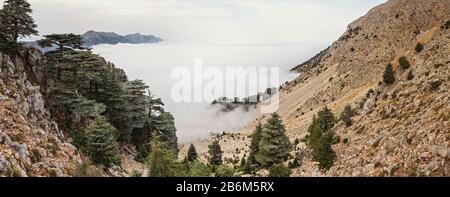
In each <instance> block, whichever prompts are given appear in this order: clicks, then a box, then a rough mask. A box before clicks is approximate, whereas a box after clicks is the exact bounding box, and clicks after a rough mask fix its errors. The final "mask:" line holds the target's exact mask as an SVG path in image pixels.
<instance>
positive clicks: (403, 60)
mask: <svg viewBox="0 0 450 197" xmlns="http://www.w3.org/2000/svg"><path fill="white" fill-rule="evenodd" d="M399 62H400V66H402V68H403V69H409V68H411V65H410V64H409V62H408V59H406V57H405V56H403V57H401V58H400V60H399Z"/></svg>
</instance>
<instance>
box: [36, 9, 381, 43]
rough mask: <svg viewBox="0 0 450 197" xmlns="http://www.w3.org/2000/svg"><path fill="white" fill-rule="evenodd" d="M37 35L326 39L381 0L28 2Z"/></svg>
mask: <svg viewBox="0 0 450 197" xmlns="http://www.w3.org/2000/svg"><path fill="white" fill-rule="evenodd" d="M30 2H31V3H32V6H33V8H34V10H35V13H34V14H33V15H34V17H35V18H36V21H37V23H38V25H39V30H40V32H42V33H43V34H47V33H53V32H74V33H83V32H84V31H86V30H89V29H96V30H104V31H115V32H118V33H134V32H142V33H149V34H156V35H158V36H160V37H163V38H165V39H168V40H177V41H208V42H240V43H242V42H247V43H318V42H319V43H320V44H323V43H329V42H331V41H333V40H334V39H336V38H337V37H338V36H339V35H340V34H341V33H342V32H343V31H344V30H345V27H346V25H347V24H348V23H350V22H351V21H352V20H354V19H356V18H357V17H359V16H361V15H363V14H364V13H365V12H367V11H368V10H369V9H370V8H371V7H373V6H374V5H377V4H379V3H382V2H384V0H367V1H360V0H328V1H325V0H318V1H317V0H283V1H275V0H127V1H123V0H95V1H93V0H76V1H67V0H30Z"/></svg>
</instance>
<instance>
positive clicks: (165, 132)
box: [156, 112, 178, 154]
mask: <svg viewBox="0 0 450 197" xmlns="http://www.w3.org/2000/svg"><path fill="white" fill-rule="evenodd" d="M157 119H158V121H157V124H156V129H157V131H158V134H159V138H160V140H161V142H163V143H164V145H165V148H167V149H169V150H172V151H173V152H174V153H176V154H178V139H177V134H176V132H177V129H176V128H175V121H174V118H173V116H172V114H170V113H169V112H163V113H161V115H159V116H158V118H157Z"/></svg>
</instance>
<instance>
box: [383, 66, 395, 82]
mask: <svg viewBox="0 0 450 197" xmlns="http://www.w3.org/2000/svg"><path fill="white" fill-rule="evenodd" d="M383 81H384V82H385V83H387V84H393V83H394V82H395V75H394V68H393V67H392V64H388V65H387V66H386V70H385V71H384V74H383Z"/></svg>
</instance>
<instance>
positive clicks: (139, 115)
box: [124, 80, 148, 128]
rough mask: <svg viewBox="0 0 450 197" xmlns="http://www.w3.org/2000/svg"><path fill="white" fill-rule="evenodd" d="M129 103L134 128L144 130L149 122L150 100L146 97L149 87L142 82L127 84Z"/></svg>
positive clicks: (136, 81) (135, 81)
mask: <svg viewBox="0 0 450 197" xmlns="http://www.w3.org/2000/svg"><path fill="white" fill-rule="evenodd" d="M124 88H125V90H126V92H127V98H128V103H129V104H130V112H131V114H130V115H131V122H132V124H131V125H132V128H143V127H144V126H145V123H146V122H148V100H147V97H146V95H145V93H146V90H147V89H148V86H147V85H146V84H145V83H144V82H143V81H142V80H134V81H129V82H126V83H125V87H124Z"/></svg>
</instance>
